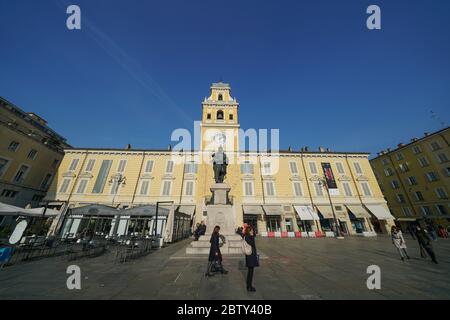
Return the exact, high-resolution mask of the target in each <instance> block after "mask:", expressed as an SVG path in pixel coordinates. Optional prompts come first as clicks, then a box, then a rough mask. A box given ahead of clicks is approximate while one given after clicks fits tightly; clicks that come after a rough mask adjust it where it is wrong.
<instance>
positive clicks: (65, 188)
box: [59, 178, 70, 193]
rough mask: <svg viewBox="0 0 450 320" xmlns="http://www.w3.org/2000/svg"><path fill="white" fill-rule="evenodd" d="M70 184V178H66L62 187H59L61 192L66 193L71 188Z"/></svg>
mask: <svg viewBox="0 0 450 320" xmlns="http://www.w3.org/2000/svg"><path fill="white" fill-rule="evenodd" d="M69 184H70V179H67V178H66V179H64V180H63V182H62V183H61V188H59V192H60V193H66V192H67V189H68V188H69Z"/></svg>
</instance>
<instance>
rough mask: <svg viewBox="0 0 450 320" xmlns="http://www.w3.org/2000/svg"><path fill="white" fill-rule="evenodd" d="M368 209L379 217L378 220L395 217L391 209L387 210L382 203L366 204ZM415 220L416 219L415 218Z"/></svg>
mask: <svg viewBox="0 0 450 320" xmlns="http://www.w3.org/2000/svg"><path fill="white" fill-rule="evenodd" d="M366 207H367V209H369V211H370V212H371V213H372V214H373V215H374V216H375V217H376V218H377V219H378V220H387V219H395V218H394V217H393V216H392V215H391V213H390V212H389V210H387V209H386V208H385V207H383V206H382V205H379V204H378V205H373V204H366ZM414 220H415V219H414Z"/></svg>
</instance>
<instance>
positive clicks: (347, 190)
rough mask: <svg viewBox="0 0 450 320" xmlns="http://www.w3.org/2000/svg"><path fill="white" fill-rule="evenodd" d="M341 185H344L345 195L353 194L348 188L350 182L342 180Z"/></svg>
mask: <svg viewBox="0 0 450 320" xmlns="http://www.w3.org/2000/svg"><path fill="white" fill-rule="evenodd" d="M342 186H343V187H344V192H345V196H347V197H351V196H353V194H352V189H351V188H350V184H349V183H348V182H342Z"/></svg>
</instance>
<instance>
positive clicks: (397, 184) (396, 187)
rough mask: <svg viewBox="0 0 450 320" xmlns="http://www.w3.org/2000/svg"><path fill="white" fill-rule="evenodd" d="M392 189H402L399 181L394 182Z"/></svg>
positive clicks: (392, 182)
mask: <svg viewBox="0 0 450 320" xmlns="http://www.w3.org/2000/svg"><path fill="white" fill-rule="evenodd" d="M391 187H392V189H398V188H400V184H399V183H398V181H397V180H392V181H391Z"/></svg>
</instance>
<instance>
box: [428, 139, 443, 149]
mask: <svg viewBox="0 0 450 320" xmlns="http://www.w3.org/2000/svg"><path fill="white" fill-rule="evenodd" d="M430 146H431V150H432V151H436V150H439V149H441V146H440V145H439V143H438V142H437V141H433V142H432V143H430Z"/></svg>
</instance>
